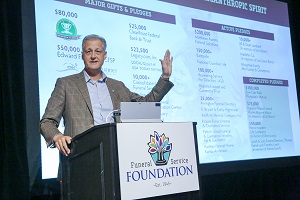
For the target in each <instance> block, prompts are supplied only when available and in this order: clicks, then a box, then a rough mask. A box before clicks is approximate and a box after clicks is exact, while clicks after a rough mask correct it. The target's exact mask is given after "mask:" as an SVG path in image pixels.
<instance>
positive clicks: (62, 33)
mask: <svg viewBox="0 0 300 200" xmlns="http://www.w3.org/2000/svg"><path fill="white" fill-rule="evenodd" d="M56 36H57V37H60V38H63V39H67V40H78V39H79V38H80V36H79V35H77V28H76V26H75V24H74V23H73V22H72V21H71V20H69V19H66V18H63V19H60V20H59V21H58V22H57V23H56Z"/></svg>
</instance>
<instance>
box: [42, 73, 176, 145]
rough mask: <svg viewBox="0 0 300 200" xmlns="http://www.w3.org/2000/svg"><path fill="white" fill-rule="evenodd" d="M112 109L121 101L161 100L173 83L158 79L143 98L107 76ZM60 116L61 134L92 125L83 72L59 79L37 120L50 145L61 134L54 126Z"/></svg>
mask: <svg viewBox="0 0 300 200" xmlns="http://www.w3.org/2000/svg"><path fill="white" fill-rule="evenodd" d="M106 84H107V87H108V90H109V93H110V96H111V99H112V103H113V109H114V110H116V109H119V107H120V102H129V101H131V100H132V99H136V100H137V101H161V100H162V99H163V97H164V96H165V95H166V94H167V93H168V92H169V90H170V89H171V88H172V87H173V86H174V84H173V83H172V82H170V81H164V80H163V79H161V78H160V79H159V80H158V82H157V84H156V85H155V86H154V87H153V88H152V90H151V92H150V93H149V94H147V95H146V96H145V97H143V96H140V95H138V94H136V93H133V92H131V91H130V90H129V89H128V88H127V87H126V86H125V85H124V83H123V82H121V81H117V80H115V79H111V78H107V81H106ZM62 117H63V119H64V126H65V131H64V135H68V136H71V137H72V138H73V137H74V136H76V135H78V134H80V133H82V132H84V131H86V130H87V129H89V128H91V127H93V126H94V119H93V111H92V104H91V100H90V96H89V92H88V88H87V85H86V82H85V78H84V72H83V71H82V72H80V73H78V74H74V75H70V76H67V77H63V78H58V79H57V81H56V84H55V88H54V90H53V92H52V94H51V97H50V99H49V101H48V104H47V107H46V110H45V113H44V115H43V117H42V119H41V121H40V132H41V134H42V135H43V137H44V138H45V140H46V143H47V145H48V146H49V145H50V144H51V142H52V138H53V137H54V136H55V135H56V134H58V133H60V132H59V130H58V129H57V127H58V126H59V123H60V120H61V118H62Z"/></svg>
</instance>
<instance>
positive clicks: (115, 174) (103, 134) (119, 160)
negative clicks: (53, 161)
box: [61, 123, 200, 200]
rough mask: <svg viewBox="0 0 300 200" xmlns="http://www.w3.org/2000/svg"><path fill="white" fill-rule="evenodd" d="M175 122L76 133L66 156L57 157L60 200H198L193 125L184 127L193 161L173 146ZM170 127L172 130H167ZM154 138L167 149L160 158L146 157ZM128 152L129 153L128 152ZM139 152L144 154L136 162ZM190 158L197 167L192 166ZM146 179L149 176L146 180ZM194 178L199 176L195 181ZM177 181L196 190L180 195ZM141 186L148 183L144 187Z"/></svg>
mask: <svg viewBox="0 0 300 200" xmlns="http://www.w3.org/2000/svg"><path fill="white" fill-rule="evenodd" d="M177 124H178V123H119V124H117V123H110V124H103V125H98V126H94V127H92V128H91V129H89V130H87V131H85V132H83V133H81V134H80V135H77V136H76V137H74V138H73V139H72V143H71V144H70V149H71V153H70V154H69V156H67V157H66V156H62V157H61V167H62V170H61V172H62V185H61V186H62V187H61V189H62V197H63V199H64V200H65V199H72V200H76V199H80V200H81V199H107V200H119V199H122V200H123V199H139V198H140V197H141V198H143V199H144V198H150V199H152V197H155V199H173V197H174V196H176V199H178V198H177V197H182V199H187V198H188V197H192V198H193V199H199V198H200V191H199V187H200V186H199V182H198V179H199V176H198V168H197V163H199V160H198V150H197V145H195V144H196V142H195V141H197V139H196V123H190V124H188V127H189V126H191V131H192V132H193V133H192V135H193V137H194V138H193V139H194V141H192V143H193V144H194V148H192V149H194V150H195V158H193V157H189V158H187V157H186V156H182V155H181V153H182V151H181V150H179V147H180V145H179V143H178V142H177V143H178V144H176V145H175V144H174V140H175V134H173V135H172V132H174V131H175V130H176V129H177V128H176V125H177ZM179 124H180V123H179ZM174 125H175V129H174ZM184 125H185V124H184ZM185 126H186V125H185ZM168 127H170V128H171V129H172V130H170V131H169V128H168ZM144 129H145V130H144ZM150 129H151V130H150ZM184 129H186V128H184ZM152 130H154V133H152V132H153V131H152ZM159 130H161V131H159ZM135 131H137V133H136V134H138V135H137V136H133V135H131V134H135V133H134V132H135ZM142 132H144V133H142ZM159 132H160V133H159ZM162 132H163V133H162ZM181 132H183V131H181ZM149 133H150V134H149ZM145 134H146V135H145ZM182 134H186V133H182ZM183 136H184V135H183ZM155 137H156V139H157V141H160V142H161V143H160V144H159V142H158V143H157V144H156V145H158V146H159V145H161V146H160V147H166V148H165V150H164V152H163V153H164V154H162V152H161V153H160V157H158V156H156V155H155V154H150V153H153V152H151V151H155V149H154V150H153V147H151V145H152V146H153V142H154V141H155ZM179 137H181V136H179ZM184 137H185V136H184ZM146 140H147V141H146ZM172 140H173V141H172ZM178 140H179V139H178ZM163 142H164V144H163ZM181 142H182V141H181ZM139 145H140V146H141V147H140V148H139V147H138V146H139ZM188 146H190V145H188ZM175 147H176V148H175ZM133 148H136V149H133ZM155 148H156V147H155ZM172 148H173V149H172ZM160 149H162V148H160ZM131 150H132V152H130V151H131ZM157 150H158V149H157ZM146 151H147V152H146ZM167 151H169V152H167ZM171 151H173V152H171ZM176 151H177V153H179V154H178V156H175V154H176ZM139 153H142V154H144V155H141V157H140V158H138V154H139ZM157 155H158V154H157ZM183 155H184V154H183ZM186 155H189V156H190V153H189V152H187V154H186ZM193 159H195V163H196V164H195V163H194V162H192V160H193ZM162 160H163V161H164V162H162ZM160 162H162V163H160ZM167 162H169V164H168V165H170V166H169V167H167ZM184 162H185V165H184ZM192 163H194V164H192ZM146 175H147V176H149V177H147V178H146ZM150 175H151V176H150ZM188 176H193V178H192V182H190V181H189V180H188V179H187V178H189V177H188ZM195 176H197V178H196V179H197V180H196V179H195ZM146 179H147V180H146ZM148 179H149V180H148ZM176 179H182V180H183V181H185V179H187V180H186V181H188V183H191V184H192V183H193V185H194V186H193V188H191V189H189V188H187V189H186V188H183V189H182V191H181V190H180V188H179V190H178V189H177V188H178V186H176V184H177V182H178V183H179V182H181V183H179V186H180V184H182V180H178V181H176ZM148 182H149V183H148ZM144 184H148V185H145V186H143V185H144ZM197 184H198V189H197ZM127 185H128V186H127ZM185 185H186V184H185ZM173 186H174V188H176V189H175V191H173V190H174V189H172V187H173ZM137 187H142V188H141V189H139V188H137ZM143 187H144V188H143ZM155 190H157V191H156V192H154V193H153V194H152V193H151V192H152V191H155ZM131 193H132V194H131ZM132 195H133V196H132ZM135 195H137V196H135Z"/></svg>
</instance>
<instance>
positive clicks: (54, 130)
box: [40, 78, 65, 147]
mask: <svg viewBox="0 0 300 200" xmlns="http://www.w3.org/2000/svg"><path fill="white" fill-rule="evenodd" d="M64 108H65V88H64V85H63V83H62V80H61V78H58V79H57V81H56V84H55V88H54V90H53V92H52V94H51V97H50V98H49V100H48V104H47V107H46V109H45V113H44V115H43V117H42V119H41V120H40V133H41V134H42V135H43V137H44V138H45V141H46V143H47V146H48V147H49V145H51V143H52V139H53V137H54V136H55V135H56V134H62V133H61V132H60V131H59V130H58V126H59V123H60V120H61V118H62V114H63V111H64Z"/></svg>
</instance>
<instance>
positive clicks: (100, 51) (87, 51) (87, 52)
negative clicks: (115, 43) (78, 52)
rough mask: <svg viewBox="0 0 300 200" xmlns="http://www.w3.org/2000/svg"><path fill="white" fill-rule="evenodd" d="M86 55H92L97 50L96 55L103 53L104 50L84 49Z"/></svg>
mask: <svg viewBox="0 0 300 200" xmlns="http://www.w3.org/2000/svg"><path fill="white" fill-rule="evenodd" d="M83 52H84V53H85V54H86V55H92V54H93V52H95V54H96V55H101V54H102V53H103V52H104V51H102V50H97V49H96V50H91V49H89V50H85V51H83Z"/></svg>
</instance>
